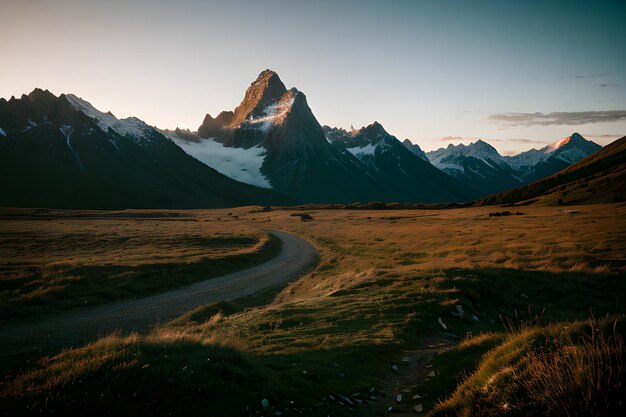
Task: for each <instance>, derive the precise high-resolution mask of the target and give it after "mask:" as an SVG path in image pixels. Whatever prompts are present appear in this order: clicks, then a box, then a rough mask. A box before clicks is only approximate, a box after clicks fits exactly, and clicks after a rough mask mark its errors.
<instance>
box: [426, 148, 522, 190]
mask: <svg viewBox="0 0 626 417" xmlns="http://www.w3.org/2000/svg"><path fill="white" fill-rule="evenodd" d="M426 156H427V157H428V159H429V160H430V162H431V163H432V164H433V165H434V166H436V167H437V168H439V169H441V170H442V171H444V172H445V173H447V174H449V175H451V176H453V177H455V178H456V179H458V180H459V181H461V182H463V183H465V184H467V185H468V186H472V187H474V188H476V189H478V190H479V191H480V192H481V193H482V195H486V194H490V193H494V192H497V191H502V190H506V189H509V188H514V187H517V186H519V185H520V184H522V183H523V181H522V180H521V179H520V178H519V177H518V176H517V175H516V172H515V171H514V170H513V169H512V168H511V167H510V166H509V165H508V164H507V162H506V161H505V160H504V158H503V157H502V156H501V155H500V154H499V153H498V151H497V150H496V149H495V148H494V147H493V146H491V145H489V144H488V143H487V142H484V141H482V140H478V141H476V142H474V143H470V144H469V145H464V144H462V143H461V144H459V145H453V144H449V145H448V147H447V148H440V149H438V150H436V151H431V152H427V153H426Z"/></svg>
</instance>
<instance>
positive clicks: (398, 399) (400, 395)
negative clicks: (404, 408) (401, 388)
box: [396, 394, 402, 403]
mask: <svg viewBox="0 0 626 417" xmlns="http://www.w3.org/2000/svg"><path fill="white" fill-rule="evenodd" d="M396 401H397V402H399V403H401V402H402V394H398V395H396Z"/></svg>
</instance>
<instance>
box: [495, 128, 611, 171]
mask: <svg viewBox="0 0 626 417" xmlns="http://www.w3.org/2000/svg"><path fill="white" fill-rule="evenodd" d="M601 148H602V147H601V146H600V145H598V144H597V143H595V142H592V141H590V140H587V139H585V138H583V137H582V136H581V135H580V134H578V133H573V134H572V135H571V136H568V137H566V138H563V139H560V140H558V141H556V142H554V143H553V144H551V145H548V146H545V147H543V148H541V149H531V150H529V151H526V152H522V153H520V154H518V155H515V156H505V157H504V160H505V161H506V163H507V164H509V166H511V167H512V168H513V169H515V170H516V171H518V175H519V177H520V178H521V179H522V180H524V182H533V181H537V180H540V179H542V178H545V177H548V176H550V175H552V174H554V173H555V172H558V171H560V170H562V169H565V168H566V167H568V166H570V165H571V164H573V163H575V162H578V161H580V160H581V159H583V158H585V157H587V156H589V155H591V154H592V153H594V152H596V151H598V150H599V149H601Z"/></svg>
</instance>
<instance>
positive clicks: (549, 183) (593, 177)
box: [479, 137, 626, 205]
mask: <svg viewBox="0 0 626 417" xmlns="http://www.w3.org/2000/svg"><path fill="white" fill-rule="evenodd" d="M625 184H626V137H623V138H621V139H618V140H616V141H615V142H613V143H611V144H609V145H607V146H605V147H604V148H602V149H601V150H600V151H598V152H596V153H594V154H592V155H590V156H588V157H587V158H585V159H583V160H581V161H579V162H577V163H575V164H573V165H571V166H569V167H568V168H566V169H564V170H562V171H560V172H558V173H556V174H554V175H552V176H549V177H547V178H544V179H542V180H539V181H536V182H533V183H532V184H529V185H525V186H523V187H519V188H516V189H513V190H508V191H504V192H501V193H497V194H493V195H490V196H488V197H485V198H484V199H483V200H481V201H480V202H479V205H492V204H510V203H518V202H526V203H540V204H544V205H556V204H559V205H567V204H595V203H612V202H620V201H625V200H626V186H625ZM526 203H523V204H526Z"/></svg>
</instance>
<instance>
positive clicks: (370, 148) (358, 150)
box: [346, 142, 380, 159]
mask: <svg viewBox="0 0 626 417" xmlns="http://www.w3.org/2000/svg"><path fill="white" fill-rule="evenodd" d="M379 143H380V142H379ZM379 143H377V144H375V145H373V144H371V143H368V144H367V145H365V146H362V147H355V148H346V150H347V151H348V152H350V153H351V154H352V155H354V156H356V157H357V158H359V159H360V158H362V157H364V156H371V155H374V153H375V152H376V148H378V144H379Z"/></svg>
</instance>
